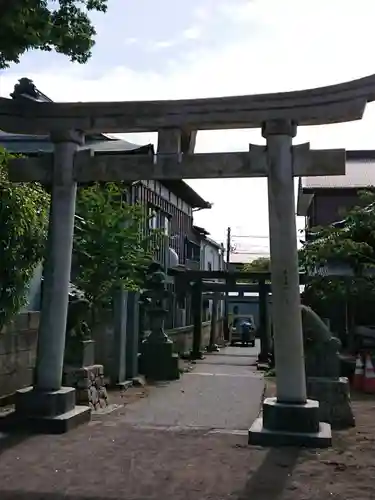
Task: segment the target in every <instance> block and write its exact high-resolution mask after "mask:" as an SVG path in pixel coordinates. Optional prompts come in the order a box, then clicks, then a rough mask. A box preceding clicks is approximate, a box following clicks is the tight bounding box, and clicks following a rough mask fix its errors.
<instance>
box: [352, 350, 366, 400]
mask: <svg viewBox="0 0 375 500" xmlns="http://www.w3.org/2000/svg"><path fill="white" fill-rule="evenodd" d="M364 375H365V371H364V365H363V360H362V356H361V355H360V354H358V356H357V359H356V362H355V371H354V377H353V382H352V385H353V389H356V390H358V391H361V390H362V389H363V384H364Z"/></svg>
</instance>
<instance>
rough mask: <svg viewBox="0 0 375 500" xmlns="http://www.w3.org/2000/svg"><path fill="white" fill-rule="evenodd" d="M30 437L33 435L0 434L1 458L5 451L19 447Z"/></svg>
mask: <svg viewBox="0 0 375 500" xmlns="http://www.w3.org/2000/svg"><path fill="white" fill-rule="evenodd" d="M30 437H31V434H26V433H17V432H14V433H13V432H12V433H9V434H8V433H3V432H0V456H1V455H2V453H4V452H5V451H7V450H9V449H10V448H13V447H14V446H18V445H19V444H21V443H23V442H24V441H26V440H27V439H29V438H30ZM1 498H2V497H1Z"/></svg>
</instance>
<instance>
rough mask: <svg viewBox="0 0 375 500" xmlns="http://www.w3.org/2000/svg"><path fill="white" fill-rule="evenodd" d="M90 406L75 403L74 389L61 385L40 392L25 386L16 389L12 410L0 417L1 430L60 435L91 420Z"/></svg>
mask: <svg viewBox="0 0 375 500" xmlns="http://www.w3.org/2000/svg"><path fill="white" fill-rule="evenodd" d="M90 416H91V409H90V408H89V407H87V406H76V391H75V389H74V388H72V387H61V388H60V389H58V390H56V391H41V390H38V389H35V388H34V387H27V388H25V389H20V390H19V391H17V392H16V396H15V411H14V412H11V413H8V414H7V415H6V416H5V417H3V418H0V429H2V430H5V431H12V430H18V429H20V430H25V429H27V430H28V431H31V432H40V433H47V434H62V433H64V432H67V431H69V430H71V429H72V428H74V427H76V426H77V425H80V424H82V423H86V422H88V421H89V420H90Z"/></svg>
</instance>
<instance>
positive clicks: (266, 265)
mask: <svg viewBox="0 0 375 500" xmlns="http://www.w3.org/2000/svg"><path fill="white" fill-rule="evenodd" d="M243 270H244V271H246V272H248V273H251V272H254V273H260V272H270V270H271V269H270V259H269V257H259V258H258V259H254V260H252V261H251V262H247V263H246V264H244V267H243Z"/></svg>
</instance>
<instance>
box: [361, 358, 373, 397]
mask: <svg viewBox="0 0 375 500" xmlns="http://www.w3.org/2000/svg"><path fill="white" fill-rule="evenodd" d="M363 390H364V391H365V392H367V393H369V394H375V373H374V365H373V364H372V361H371V356H370V355H369V354H367V355H366V363H365V377H364V380H363Z"/></svg>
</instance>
